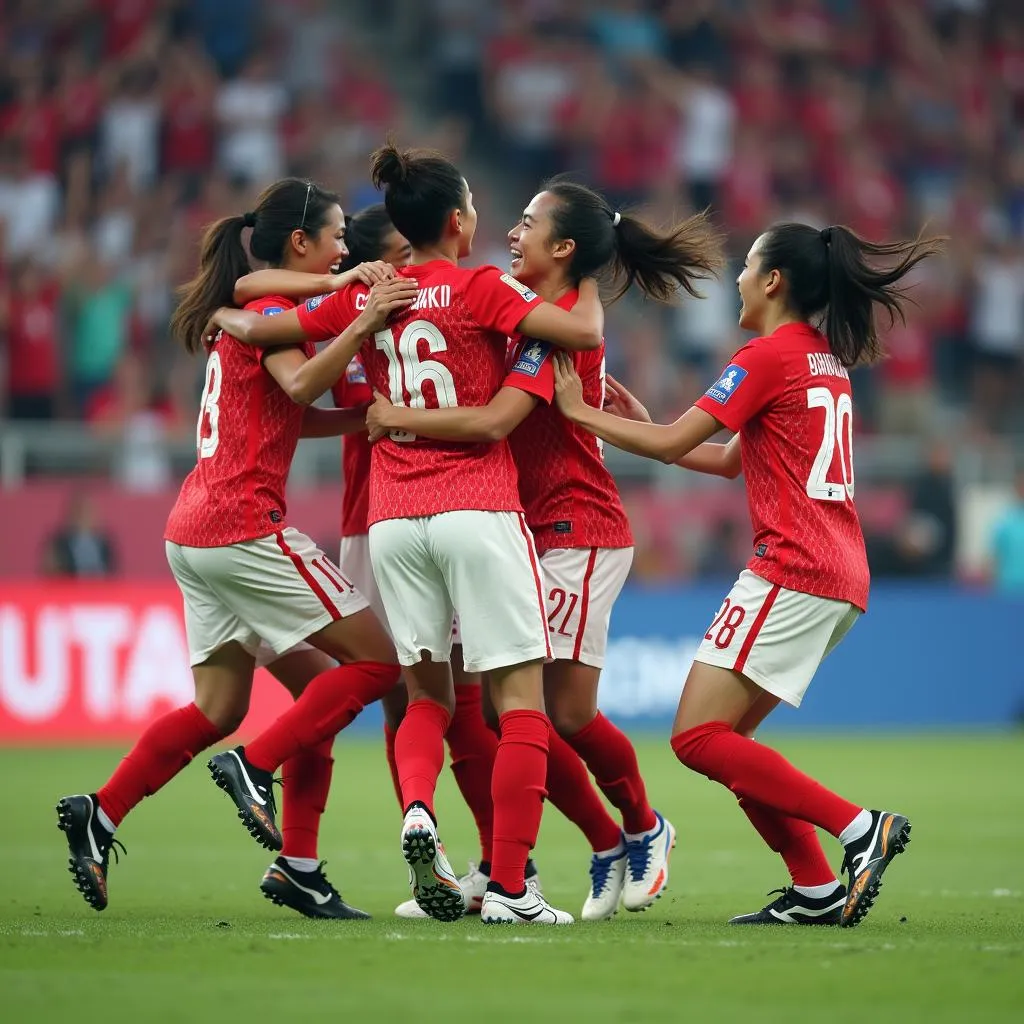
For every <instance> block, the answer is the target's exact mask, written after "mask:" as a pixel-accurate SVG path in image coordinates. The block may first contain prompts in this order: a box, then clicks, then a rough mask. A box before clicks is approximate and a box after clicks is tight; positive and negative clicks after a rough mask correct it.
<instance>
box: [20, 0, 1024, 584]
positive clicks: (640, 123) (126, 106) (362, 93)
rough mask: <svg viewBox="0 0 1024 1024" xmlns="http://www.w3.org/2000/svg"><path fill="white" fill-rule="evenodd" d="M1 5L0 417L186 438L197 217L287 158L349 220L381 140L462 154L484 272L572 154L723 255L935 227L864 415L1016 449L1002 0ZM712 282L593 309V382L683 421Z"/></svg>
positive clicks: (941, 466) (1017, 206) (1020, 85)
mask: <svg viewBox="0 0 1024 1024" xmlns="http://www.w3.org/2000/svg"><path fill="white" fill-rule="evenodd" d="M2 10H3V13H2V15H0V53H2V58H3V59H2V61H0V420H2V419H4V418H5V417H6V418H9V419H11V420H33V421H39V420H43V421H45V420H51V419H60V420H67V419H77V420H84V421H85V422H86V423H87V424H88V425H89V429H91V430H93V431H95V432H96V433H97V434H98V435H101V436H102V435H111V434H122V433H124V432H125V431H129V432H131V433H133V434H137V435H139V436H143V437H145V438H146V439H147V440H148V442H151V443H152V444H155V445H159V444H160V443H162V439H164V438H172V439H173V438H178V439H183V438H187V437H188V436H189V435H190V433H191V431H192V428H193V424H194V417H195V408H196V391H195V374H196V367H195V365H194V364H192V363H190V362H189V361H187V360H186V359H185V358H184V357H183V355H182V354H180V353H179V352H178V351H177V349H176V348H175V346H174V345H173V344H172V343H171V342H170V341H169V339H168V337H167V332H166V324H167V320H168V317H169V314H170V312H171V309H172V307H173V303H174V289H175V287H176V286H177V285H178V284H180V283H182V282H183V281H184V280H186V279H187V278H188V277H189V276H190V274H191V272H192V271H193V269H194V265H195V259H196V246H197V241H198V237H199V234H200V232H201V229H202V226H203V225H204V224H206V223H207V222H209V221H210V220H211V219H214V218H215V217H217V216H219V215H221V214H224V213H228V212H239V211H241V210H243V209H246V208H248V207H249V206H250V205H251V200H252V198H253V196H254V194H255V193H256V192H257V191H258V189H259V187H260V186H261V185H262V184H265V183H266V182H268V181H270V180H273V179H274V178H276V177H280V176H281V175H283V174H289V173H290V174H297V175H301V176H310V177H313V178H315V179H316V180H318V181H320V182H322V183H323V184H324V185H325V186H327V187H330V188H334V189H337V190H338V191H340V192H341V194H342V195H343V197H344V198H345V201H346V205H347V208H348V209H350V210H355V209H358V208H359V207H361V206H363V205H366V204H367V203H369V202H372V201H374V198H375V193H373V191H372V189H371V188H370V187H369V184H368V182H367V180H366V158H367V154H368V152H369V150H370V149H371V148H372V147H373V146H374V145H376V144H377V143H378V142H379V141H380V140H381V139H382V138H383V136H384V134H385V132H386V131H387V130H388V129H389V128H393V129H395V130H396V131H397V133H398V135H399V138H400V141H403V142H407V141H408V142H420V143H422V142H426V143H433V144H437V145H439V146H441V147H442V148H444V149H445V150H447V151H448V152H449V153H450V154H451V155H452V156H453V157H454V158H455V159H456V160H462V159H464V158H468V160H469V161H470V163H469V164H468V165H467V166H470V167H471V168H472V171H473V173H474V175H478V176H479V180H478V178H477V177H474V180H473V181H471V186H472V187H473V189H474V192H475V193H476V194H477V206H478V208H480V209H481V232H480V236H479V242H478V246H477V252H476V256H477V257H478V258H479V259H480V260H481V261H487V262H504V261H505V259H506V258H507V254H506V250H505V243H504V234H503V233H504V231H505V229H506V228H507V227H509V226H510V224H511V220H510V218H514V216H515V212H516V211H517V209H519V208H521V206H522V205H523V204H524V203H525V202H526V201H528V199H529V197H530V196H531V195H532V194H533V193H534V192H535V191H536V190H537V188H538V186H539V183H540V182H541V181H543V179H544V178H545V177H546V176H548V175H550V174H552V173H555V172H559V171H564V170H570V171H573V172H575V173H577V174H579V175H581V176H582V177H583V178H584V179H586V180H588V181H589V182H591V183H592V184H595V185H597V186H599V187H601V188H602V189H604V190H605V191H606V192H607V193H608V195H609V196H610V197H611V198H612V199H613V200H614V201H615V202H616V203H619V204H622V205H626V204H630V205H633V204H637V205H643V206H646V207H648V208H649V209H650V211H651V213H652V216H654V217H656V218H660V219H667V218H670V217H673V216H681V215H685V214H686V213H688V212H689V211H692V210H695V209H701V208H704V207H707V206H710V207H711V208H712V209H713V211H714V212H715V214H716V216H717V218H718V220H719V222H720V223H721V225H722V227H723V228H724V229H725V231H726V232H727V233H728V236H729V239H730V250H731V255H732V257H733V258H734V260H739V261H742V256H743V254H744V253H745V251H746V248H747V247H748V246H749V244H750V242H751V241H752V240H753V238H754V237H756V235H757V233H758V231H759V229H760V228H761V227H763V226H765V225H767V224H769V223H771V222H772V221H775V220H778V219H788V218H796V219H801V220H808V221H810V222H814V223H821V224H825V223H829V222H842V223H846V224H849V225H850V226H851V227H853V228H854V229H856V230H858V231H860V232H862V233H863V234H866V235H867V236H869V237H872V238H876V239H883V238H886V237H894V236H902V235H912V234H914V233H916V232H917V231H918V230H919V229H920V228H921V226H922V225H924V224H927V228H928V230H929V231H930V232H942V233H946V234H948V235H950V236H951V239H952V241H951V244H950V246H949V251H948V255H947V258H946V259H945V260H942V261H935V262H934V263H933V264H931V265H926V269H925V270H923V271H922V275H921V279H920V280H919V281H918V282H917V291H916V295H917V298H918V300H919V302H920V304H921V308H920V310H919V312H918V313H917V314H916V315H915V316H914V317H913V319H912V320H911V322H910V323H909V324H908V325H906V326H902V325H901V326H897V327H896V328H894V329H893V330H891V331H890V332H889V335H888V346H889V350H890V353H891V355H890V358H889V359H887V360H886V361H885V362H883V363H882V364H881V365H879V366H878V367H877V368H874V369H871V370H868V371H859V372H858V375H857V376H858V380H857V383H856V385H855V387H856V393H857V398H858V412H859V424H858V426H859V430H860V431H861V433H862V435H863V436H871V435H874V436H882V437H888V436H909V437H916V438H920V439H922V440H923V441H924V442H925V443H926V445H930V444H931V441H932V439H934V438H936V437H939V436H945V437H955V438H958V439H959V440H960V441H961V442H963V443H973V444H980V445H986V444H989V445H990V444H993V443H996V442H998V443H999V444H1001V445H1003V446H1005V447H1007V448H1009V447H1011V446H1012V444H1013V441H1012V440H1011V439H1013V438H1015V437H1016V436H1017V435H1018V434H1021V433H1024V400H1022V399H1024V371H1022V363H1024V4H1021V3H1020V2H1019V0H987V2H986V0H901V2H899V3H890V2H887V0H859V2H858V0H604V2H602V3H593V2H589V0H490V2H486V3H484V2H481V0H416V2H410V0H377V2H374V3H372V4H371V3H369V2H367V0H352V2H349V3H342V2H338V3H332V2H329V0H274V2H270V0H265V2H259V0H53V2H50V3H47V4H41V3H38V2H36V0H8V2H7V3H5V4H4V5H3V8H2ZM355 22H358V23H359V25H360V27H361V29H363V30H365V31H368V32H369V36H366V35H365V31H364V34H363V35H362V36H359V37H358V38H360V39H363V40H365V39H367V38H370V39H372V40H373V41H374V45H373V46H370V45H365V43H363V44H360V43H357V42H356V38H357V37H356V35H355V33H354V32H352V31H350V30H351V29H352V28H353V26H354V24H355ZM424 126H429V127H426V128H425V127H424ZM506 222H507V223H506ZM732 278H733V275H732V274H726V275H724V277H723V279H722V281H721V282H720V283H710V284H709V285H708V286H707V287H706V289H705V292H706V298H705V300H704V301H701V302H688V303H686V304H685V305H684V306H682V307H680V308H679V309H674V310H670V311H667V312H661V311H658V310H653V309H650V308H643V307H638V306H636V305H630V304H629V303H623V304H622V305H621V306H620V307H616V309H615V310H614V311H613V313H612V314H611V315H610V318H609V328H608V335H609V360H610V368H611V369H612V371H613V372H615V373H616V374H617V375H619V376H620V377H621V379H622V380H624V382H626V383H627V384H628V385H629V386H630V387H631V388H633V389H634V390H635V391H636V392H637V393H638V394H639V395H641V396H642V397H643V398H644V399H645V400H646V401H647V402H648V403H649V406H650V408H651V411H652V413H653V414H655V415H656V416H661V417H667V416H672V415H674V414H677V413H678V412H680V411H681V410H682V409H683V408H685V406H686V404H687V403H689V402H690V401H691V400H692V399H693V398H694V397H695V396H696V395H698V394H699V393H700V392H701V391H702V390H703V388H704V386H706V382H707V380H708V378H709V376H710V375H711V374H713V373H714V371H715V369H716V367H717V365H718V364H719V363H720V361H721V360H722V358H723V356H727V355H728V353H729V351H730V350H731V349H732V348H733V347H735V346H736V344H737V343H738V342H739V341H740V340H741V339H740V336H739V334H738V331H737V328H736V326H735V314H736V300H735V288H734V286H733V280H732ZM932 451H933V454H932V456H931V457H930V458H929V460H928V462H927V465H926V464H924V463H923V462H922V465H921V479H916V480H910V481H907V483H906V487H905V488H904V490H905V493H904V498H905V502H908V503H909V504H910V505H911V506H913V504H914V502H915V501H916V500H917V499H916V498H915V494H916V493H917V492H918V491H920V490H921V489H922V488H923V489H924V490H925V491H927V489H928V486H929V485H928V479H929V475H930V474H931V475H934V472H937V473H938V474H939V476H940V477H942V478H943V479H944V480H945V484H944V485H943V486H944V487H945V491H944V492H943V494H944V495H945V496H944V497H942V498H941V500H940V501H939V502H938V503H939V504H943V503H947V504H948V503H949V502H950V501H951V498H949V495H948V493H946V492H948V491H949V489H950V488H951V486H952V485H951V483H950V480H949V453H948V452H944V451H943V450H941V448H933V449H932ZM922 479H923V480H924V483H922V482H921V481H922ZM1007 482H1008V481H1007ZM153 483H155V484H156V485H158V486H166V485H168V484H173V480H167V479H166V475H162V476H161V477H160V479H159V480H156V481H153ZM933 504H934V502H933ZM944 529H946V531H947V532H949V531H950V530H953V529H954V524H947V526H945V527H944ZM721 544H723V545H726V546H728V545H729V544H733V545H734V546H735V539H730V538H729V537H722V538H721ZM943 544H945V545H946V546H948V547H949V548H950V550H952V545H953V541H952V539H950V538H947V540H946V541H944V542H943ZM1022 557H1024V556H1022ZM656 560H657V558H656V557H655V561H656ZM882 562H883V563H884V558H883V559H882ZM643 564H644V563H643V559H642V558H641V559H640V560H639V561H638V566H639V568H640V570H641V572H643ZM715 564H717V563H715ZM951 564H952V560H951V557H950V558H948V559H947V560H946V561H945V562H944V564H943V566H941V567H940V568H938V569H937V570H936V569H934V568H933V569H932V570H929V571H930V572H934V571H938V572H939V573H940V574H942V573H948V572H949V571H950V568H951ZM691 570H692V571H696V569H695V568H694V566H693V565H692V564H690V565H689V567H688V568H687V569H686V570H685V571H691ZM678 571H684V569H682V568H681V569H679V570H678Z"/></svg>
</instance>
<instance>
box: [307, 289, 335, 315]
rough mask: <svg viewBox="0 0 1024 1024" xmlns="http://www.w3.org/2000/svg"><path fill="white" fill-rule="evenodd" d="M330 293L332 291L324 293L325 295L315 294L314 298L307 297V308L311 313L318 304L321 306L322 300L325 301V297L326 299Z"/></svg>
mask: <svg viewBox="0 0 1024 1024" xmlns="http://www.w3.org/2000/svg"><path fill="white" fill-rule="evenodd" d="M329 294H331V293H330V292H327V293H326V294H324V295H314V296H313V298H311V299H307V300H306V309H307V310H308V311H309V312H310V313H312V312H313V310H314V309H316V307H317V306H319V305H320V303H321V302H323V301H324V299H326V298H327V296H328V295H329Z"/></svg>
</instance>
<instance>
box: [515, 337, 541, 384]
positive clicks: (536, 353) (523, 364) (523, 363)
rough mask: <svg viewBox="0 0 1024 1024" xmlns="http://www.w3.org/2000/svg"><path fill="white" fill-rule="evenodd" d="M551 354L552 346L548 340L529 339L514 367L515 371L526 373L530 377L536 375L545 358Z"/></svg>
mask: <svg viewBox="0 0 1024 1024" xmlns="http://www.w3.org/2000/svg"><path fill="white" fill-rule="evenodd" d="M550 354H551V346H550V345H549V344H548V343H547V342H546V341H528V342H525V343H524V345H523V350H522V351H521V352H520V353H519V356H518V358H517V359H516V361H515V365H514V366H513V367H512V371H513V373H525V374H526V375H527V376H528V377H536V376H537V374H538V373H540V368H541V367H542V366H543V365H544V360H545V359H547V357H548V356H549V355H550Z"/></svg>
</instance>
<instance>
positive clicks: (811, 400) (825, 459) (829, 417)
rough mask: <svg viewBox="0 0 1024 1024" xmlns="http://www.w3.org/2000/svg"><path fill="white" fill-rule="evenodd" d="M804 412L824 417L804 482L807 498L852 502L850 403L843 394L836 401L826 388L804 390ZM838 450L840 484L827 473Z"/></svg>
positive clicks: (851, 400)
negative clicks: (812, 411) (814, 411)
mask: <svg viewBox="0 0 1024 1024" xmlns="http://www.w3.org/2000/svg"><path fill="white" fill-rule="evenodd" d="M807 408H808V409H822V410H823V411H824V413H825V422H824V424H823V426H824V430H823V433H822V438H821V447H820V448H819V449H818V454H817V456H816V457H815V459H814V465H813V466H811V475H810V476H809V477H808V478H807V496H808V497H810V498H814V499H816V500H817V501H846V499H847V498H850V499H851V500H852V499H853V399H852V398H851V397H850V396H849V395H848V394H846V393H845V392H843V393H842V394H840V395H839V396H838V397H837V396H835V395H833V394H832V392H831V391H830V390H829V389H828V388H808V389H807ZM837 447H838V449H839V472H840V474H841V476H842V480H840V481H832V480H829V478H828V474H829V470H830V469H831V468H832V462H833V460H834V459H835V455H836V448H837Z"/></svg>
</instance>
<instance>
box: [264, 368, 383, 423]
mask: <svg viewBox="0 0 1024 1024" xmlns="http://www.w3.org/2000/svg"><path fill="white" fill-rule="evenodd" d="M293 351H294V350H293ZM268 358H270V357H269V356H268ZM364 430H366V409H365V408H358V409H319V408H317V406H315V405H310V406H308V407H307V408H306V412H305V415H304V416H303V417H302V431H301V433H300V434H299V437H341V436H342V435H344V434H358V433H360V432H361V431H364Z"/></svg>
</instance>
